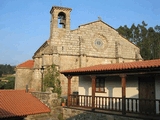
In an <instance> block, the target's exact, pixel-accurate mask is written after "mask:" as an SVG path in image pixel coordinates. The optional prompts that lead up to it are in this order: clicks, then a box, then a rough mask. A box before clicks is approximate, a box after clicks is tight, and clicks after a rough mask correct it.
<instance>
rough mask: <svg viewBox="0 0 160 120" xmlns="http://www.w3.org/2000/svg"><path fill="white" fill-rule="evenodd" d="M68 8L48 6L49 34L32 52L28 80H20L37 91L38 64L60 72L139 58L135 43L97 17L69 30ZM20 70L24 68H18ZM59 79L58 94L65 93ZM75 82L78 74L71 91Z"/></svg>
mask: <svg viewBox="0 0 160 120" xmlns="http://www.w3.org/2000/svg"><path fill="white" fill-rule="evenodd" d="M71 10H72V9H71V8H66V7H58V6H53V7H52V8H51V10H50V14H51V21H50V37H49V39H48V40H47V41H46V42H44V44H43V45H42V46H41V47H40V48H39V49H38V50H37V51H36V52H35V53H34V55H33V60H34V68H33V72H32V75H31V76H32V80H31V81H30V82H29V83H24V84H29V88H30V89H34V90H36V91H39V90H40V86H41V77H42V75H41V73H40V68H41V67H42V66H44V67H45V68H47V67H48V66H50V65H52V64H55V65H56V66H57V69H59V70H60V71H62V70H67V69H74V68H80V67H86V66H92V65H96V64H112V63H120V62H132V61H139V60H142V58H141V55H140V51H139V48H138V47H137V46H135V45H134V44H133V43H131V42H129V41H128V40H126V39H125V38H123V37H122V36H120V35H119V34H118V32H117V31H116V30H115V29H114V28H112V27H111V26H109V25H108V24H106V23H105V22H103V21H102V20H100V19H99V20H97V21H94V22H90V23H87V24H83V25H80V26H79V27H78V28H77V29H75V30H71V29H70V12H71ZM82 19H83V18H82ZM59 22H60V24H59ZM60 25H61V26H60ZM21 72H22V73H23V72H24V71H23V70H21ZM17 74H20V72H18V73H17ZM21 75H22V74H21ZM21 77H22V76H21ZM60 80H61V85H62V96H66V95H67V89H68V87H67V83H68V81H67V79H66V77H65V76H63V75H60ZM19 81H20V75H19V78H16V82H19ZM22 82H25V80H23V81H22ZM78 83H79V82H78V77H74V78H72V83H71V84H72V88H71V89H72V92H73V91H78ZM20 87H22V86H20V85H19V86H17V88H16V89H18V88H20Z"/></svg>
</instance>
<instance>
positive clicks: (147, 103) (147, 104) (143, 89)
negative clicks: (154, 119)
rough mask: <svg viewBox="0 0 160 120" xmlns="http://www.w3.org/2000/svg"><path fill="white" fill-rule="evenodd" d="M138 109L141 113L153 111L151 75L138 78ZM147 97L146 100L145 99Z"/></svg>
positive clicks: (153, 86)
mask: <svg viewBox="0 0 160 120" xmlns="http://www.w3.org/2000/svg"><path fill="white" fill-rule="evenodd" d="M139 98H140V99H141V100H140V101H139V109H140V112H141V113H147V114H154V113H155V110H156V109H155V101H154V99H155V80H154V78H153V77H140V78H139ZM145 99H147V100H145Z"/></svg>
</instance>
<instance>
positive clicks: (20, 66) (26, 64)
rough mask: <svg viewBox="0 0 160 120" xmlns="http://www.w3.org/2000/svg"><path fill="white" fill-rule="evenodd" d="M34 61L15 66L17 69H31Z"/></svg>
mask: <svg viewBox="0 0 160 120" xmlns="http://www.w3.org/2000/svg"><path fill="white" fill-rule="evenodd" d="M33 65H34V61H33V60H27V61H25V62H23V63H21V64H19V65H17V68H33Z"/></svg>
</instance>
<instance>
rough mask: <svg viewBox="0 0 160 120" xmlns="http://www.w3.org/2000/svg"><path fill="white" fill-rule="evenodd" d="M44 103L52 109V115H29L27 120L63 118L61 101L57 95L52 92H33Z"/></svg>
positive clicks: (58, 119) (56, 119) (57, 119)
mask: <svg viewBox="0 0 160 120" xmlns="http://www.w3.org/2000/svg"><path fill="white" fill-rule="evenodd" d="M31 93H32V95H33V96H35V97H36V98H38V99H39V100H40V101H41V102H42V103H44V104H45V105H46V106H48V107H49V108H50V109H51V112H50V113H44V114H36V115H29V116H27V118H25V119H26V120H60V117H61V116H62V112H63V111H62V106H61V99H58V96H57V93H51V92H31Z"/></svg>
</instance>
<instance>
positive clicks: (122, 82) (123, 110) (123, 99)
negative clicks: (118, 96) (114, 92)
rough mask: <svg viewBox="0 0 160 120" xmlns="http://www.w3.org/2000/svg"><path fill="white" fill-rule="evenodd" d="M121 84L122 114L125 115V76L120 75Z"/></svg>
mask: <svg viewBox="0 0 160 120" xmlns="http://www.w3.org/2000/svg"><path fill="white" fill-rule="evenodd" d="M120 77H121V84H122V114H123V115H125V114H126V102H125V101H126V75H125V74H123V75H120Z"/></svg>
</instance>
